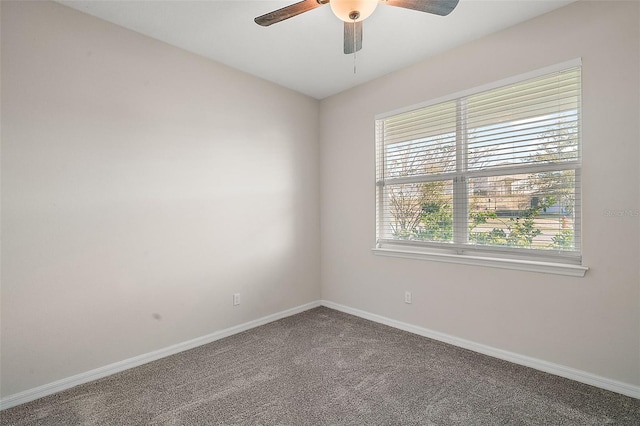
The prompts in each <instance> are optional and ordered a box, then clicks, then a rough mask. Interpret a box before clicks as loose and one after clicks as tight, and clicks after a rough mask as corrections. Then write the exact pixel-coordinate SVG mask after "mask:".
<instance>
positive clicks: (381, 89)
mask: <svg viewBox="0 0 640 426" xmlns="http://www.w3.org/2000/svg"><path fill="white" fill-rule="evenodd" d="M639 8H640V4H639V3H638V2H609V1H607V2H586V1H584V2H583V1H579V2H577V3H573V4H571V5H569V6H567V7H565V8H562V9H559V10H557V11H554V12H551V13H549V14H547V15H543V16H541V17H538V18H536V19H533V20H531V21H528V22H525V23H522V24H520V25H517V26H514V27H511V28H509V29H507V30H505V31H502V32H499V33H496V34H494V35H491V36H488V37H486V38H483V39H480V40H478V41H476V42H473V43H470V44H467V45H464V46H462V47H460V48H457V49H454V50H452V51H449V52H446V53H444V54H442V55H440V56H437V57H434V58H432V59H430V60H427V61H424V62H421V63H419V64H417V65H415V66H412V67H409V68H406V69H404V70H401V71H399V72H396V73H393V74H390V75H388V76H386V77H383V78H380V79H378V80H375V81H373V82H371V83H368V84H365V85H362V86H360V87H357V88H355V89H353V90H350V91H347V92H343V93H341V94H338V95H335V96H333V97H330V98H327V99H325V100H323V101H322V103H321V129H322V137H321V163H320V164H321V171H322V177H321V183H320V188H321V203H320V206H321V223H322V255H321V259H322V266H321V271H322V294H323V299H326V300H330V301H333V302H336V303H340V304H343V305H346V306H349V307H352V308H357V309H361V310H364V311H368V312H371V313H374V314H379V315H382V316H385V317H388V318H392V319H395V320H399V321H403V322H407V323H410V324H414V325H418V326H421V327H425V328H427V329H431V330H435V331H437V332H441V333H447V334H449V335H452V336H455V337H458V338H462V339H467V340H470V341H473V342H477V343H481V344H484V345H488V346H492V347H494V348H498V349H503V350H507V351H511V352H515V353H517V354H522V355H526V356H529V357H534V358H537V359H540V360H543V361H548V362H553V363H557V364H560V365H564V366H568V367H572V368H575V369H578V370H582V371H586V372H589V373H591V374H595V375H599V376H604V377H607V378H609V379H613V380H618V381H622V382H626V383H630V384H635V385H639V384H640V271H639V262H638V259H640V249H639V245H640V218H639V217H638V216H623V217H607V216H606V215H605V210H632V211H635V212H637V211H638V210H639V209H640V203H639V201H640V198H639V191H638V189H639V188H638V187H639V183H640V175H639V173H638V170H639V169H640V167H639V166H640V155H639V150H638V147H639V140H640V132H639V125H638V122H639V118H640V108H639V92H640V87H639V83H638V81H639V76H640V67H639V62H640V59H639V54H640V32H639V23H640V16H639ZM578 57H582V59H583V118H584V125H583V219H584V224H583V234H582V235H583V243H584V264H585V265H587V266H589V267H590V268H591V270H590V271H588V272H587V275H586V277H585V278H571V277H563V276H556V275H548V274H541V273H533V272H520V271H509V270H500V269H491V268H484V267H476V266H465V265H454V264H445V263H437V262H429V261H419V260H410V259H396V258H389V257H379V256H374V255H373V254H372V253H371V250H370V249H371V248H372V247H374V243H375V210H374V206H375V187H374V175H375V170H374V149H373V148H374V146H373V144H374V125H373V122H374V116H375V115H376V114H379V113H384V112H387V111H392V110H395V109H397V108H401V107H405V106H408V105H412V104H415V103H419V102H423V101H427V100H429V99H436V98H439V97H441V96H445V95H448V94H451V93H456V92H459V91H462V90H466V89H470V88H473V87H477V86H480V85H483V84H486V83H491V82H494V81H498V80H500V79H503V78H506V77H511V76H514V75H518V74H521V73H525V72H529V71H532V70H536V69H539V68H543V67H545V66H548V65H553V64H557V63H560V62H564V61H567V60H570V59H574V58H578ZM405 290H410V291H412V292H413V304H411V305H406V304H404V303H403V295H404V291H405Z"/></svg>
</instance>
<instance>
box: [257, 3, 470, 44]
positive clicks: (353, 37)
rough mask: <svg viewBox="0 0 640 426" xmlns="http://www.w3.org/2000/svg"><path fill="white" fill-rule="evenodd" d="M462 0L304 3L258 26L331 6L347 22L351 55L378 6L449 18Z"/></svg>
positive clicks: (270, 15) (265, 18)
mask: <svg viewBox="0 0 640 426" xmlns="http://www.w3.org/2000/svg"><path fill="white" fill-rule="evenodd" d="M458 1H459V0H303V1H299V2H297V3H294V4H292V5H289V6H286V7H283V8H282V9H278V10H274V11H273V12H269V13H267V14H264V15H262V16H258V17H257V18H256V19H255V22H256V24H258V25H262V26H263V27H268V26H269V25H272V24H275V23H278V22H281V21H284V20H285V19H289V18H293V17H294V16H296V15H300V14H301V13H304V12H308V11H310V10H313V9H315V8H318V7H320V6H323V5H325V4H327V3H329V4H330V6H331V10H333V13H334V14H335V15H336V16H337V17H338V18H340V19H341V20H342V21H344V53H345V54H347V55H348V54H351V53H355V52H357V51H358V50H360V49H362V21H363V20H365V19H366V18H368V17H369V16H371V14H372V13H373V11H374V10H375V9H376V7H377V6H378V3H384V4H388V5H389V6H396V7H402V8H405V9H412V10H417V11H419V12H427V13H433V14H434V15H440V16H446V15H448V14H449V13H451V11H452V10H453V9H454V8H455V7H456V6H457V4H458Z"/></svg>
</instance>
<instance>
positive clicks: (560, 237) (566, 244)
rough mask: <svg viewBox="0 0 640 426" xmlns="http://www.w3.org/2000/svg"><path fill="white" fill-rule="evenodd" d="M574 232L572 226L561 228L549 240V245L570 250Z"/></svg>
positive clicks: (572, 245) (572, 244)
mask: <svg viewBox="0 0 640 426" xmlns="http://www.w3.org/2000/svg"><path fill="white" fill-rule="evenodd" d="M573 235H574V233H573V229H572V228H563V229H561V230H560V232H559V233H557V234H556V235H555V236H554V237H553V238H551V240H552V241H553V243H552V244H551V246H550V247H552V248H557V249H560V250H571V249H573V247H574V236H573Z"/></svg>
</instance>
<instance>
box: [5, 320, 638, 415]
mask: <svg viewBox="0 0 640 426" xmlns="http://www.w3.org/2000/svg"><path fill="white" fill-rule="evenodd" d="M0 419H1V422H0V423H2V424H3V425H9V424H10V425H75V424H82V425H84V424H95V425H135V424H152V425H202V424H225V425H227V424H228V425H235V424H247V425H255V424H261V425H324V424H332V425H333V424H335V425H580V426H584V425H606V424H616V425H640V400H636V399H633V398H629V397H625V396H622V395H619V394H615V393H612V392H608V391H605V390H601V389H598V388H594V387H591V386H588V385H584V384H581V383H577V382H573V381H570V380H567V379H563V378H559V377H556V376H553V375H550V374H546V373H542V372H539V371H536V370H532V369H530V368H526V367H521V366H518V365H514V364H511V363H508V362H505V361H501V360H497V359H494V358H491V357H488V356H484V355H479V354H476V353H473V352H470V351H467V350H464V349H460V348H457V347H453V346H450V345H447V344H444V343H440V342H436V341H433V340H430V339H427V338H424V337H420V336H416V335H412V334H410V333H406V332H403V331H399V330H396V329H393V328H389V327H386V326H383V325H380V324H376V323H373V322H369V321H366V320H363V319H360V318H356V317H353V316H351V315H347V314H344V313H341V312H337V311H334V310H331V309H328V308H316V309H312V310H310V311H307V312H304V313H301V314H298V315H295V316H292V317H289V318H285V319H283V320H280V321H276V322H273V323H270V324H267V325H265V326H262V327H258V328H256V329H253V330H250V331H247V332H244V333H241V334H238V335H235V336H231V337H228V338H226V339H223V340H219V341H217V342H214V343H211V344H208V345H205V346H201V347H199V348H196V349H193V350H190V351H186V352H183V353H180V354H177V355H174V356H171V357H168V358H164V359H162V360H159V361H155V362H152V363H149V364H146V365H143V366H141V367H137V368H134V369H131V370H128V371H125V372H122V373H119V374H116V375H113V376H110V377H107V378H104V379H101V380H98V381H95V382H92V383H88V384H85V385H82V386H78V387H76V388H73V389H70V390H67V391H65V392H61V393H59V394H56V395H52V396H48V397H46V398H42V399H40V400H37V401H34V402H31V403H29V404H25V405H22V406H19V407H14V408H12V409H9V410H5V411H3V412H2V413H0Z"/></svg>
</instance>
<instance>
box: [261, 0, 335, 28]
mask: <svg viewBox="0 0 640 426" xmlns="http://www.w3.org/2000/svg"><path fill="white" fill-rule="evenodd" d="M327 3H329V0H326V1H325V0H303V1H300V2H298V3H294V4H292V5H289V6H286V7H283V8H282V9H278V10H274V11H273V12H269V13H266V14H264V15H262V16H258V17H257V18H256V19H254V21H255V22H256V24H258V25H262V26H263V27H268V26H269V25H271V24H276V23H278V22H280V21H284V20H285V19H289V18H293V17H294V16H296V15H300V14H301V13H304V12H308V11H310V10H313V9H315V8H316V7H320V6H322V5H325V4H327Z"/></svg>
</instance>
